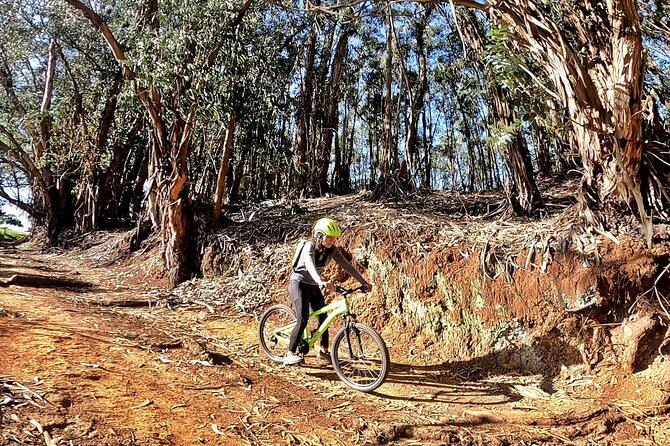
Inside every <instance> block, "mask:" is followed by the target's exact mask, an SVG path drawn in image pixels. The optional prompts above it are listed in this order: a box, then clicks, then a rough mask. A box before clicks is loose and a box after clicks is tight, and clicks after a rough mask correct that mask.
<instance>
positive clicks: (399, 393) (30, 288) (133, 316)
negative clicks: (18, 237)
mask: <svg viewBox="0 0 670 446" xmlns="http://www.w3.org/2000/svg"><path fill="white" fill-rule="evenodd" d="M626 257H627V258H628V259H630V257H631V255H630V254H625V253H623V252H622V253H618V254H612V259H616V258H621V259H624V258H626ZM453 260H454V262H460V261H461V260H459V257H458V256H457V255H456V254H455V253H454V255H453ZM613 261H614V260H613ZM556 263H559V262H558V261H557V262H556ZM638 263H639V267H636V268H635V269H634V271H643V270H644V268H645V267H646V266H647V263H646V261H645V260H644V259H641V260H639V262H638ZM471 267H472V266H468V265H467V262H466V263H464V265H463V268H462V269H460V270H458V271H457V272H456V273H455V274H461V273H462V274H466V273H467V272H468V268H471ZM565 267H566V268H569V265H566V266H565ZM631 268H632V267H631ZM14 274H19V275H23V276H28V275H30V276H31V277H32V278H33V279H35V281H33V282H32V285H28V284H27V283H26V284H25V285H23V286H17V285H9V286H6V287H2V288H0V352H1V353H0V380H2V384H3V386H2V387H0V389H1V390H0V407H1V408H2V412H3V413H2V425H1V429H0V444H1V445H20V444H28V445H44V444H47V445H77V446H86V445H96V446H106V445H198V444H210V445H215V444H221V445H237V444H241V445H245V444H247V445H279V444H287V445H320V444H323V445H378V444H398V445H401V444H407V445H409V444H422V445H432V444H435V445H437V444H449V445H517V444H526V445H528V444H543V445H562V444H578V445H587V444H612V445H614V444H617V445H618V444H631V445H634V444H640V445H642V444H659V445H660V444H670V436H669V433H670V421H668V419H667V417H665V416H663V415H654V414H656V413H660V412H662V409H663V408H662V407H661V405H659V404H658V401H656V400H654V399H653V398H657V392H651V391H650V396H649V400H648V404H644V395H643V393H644V391H642V392H639V391H638V390H640V383H641V382H642V381H641V380H649V382H650V383H653V385H658V384H659V383H661V382H662V380H663V379H666V378H670V377H659V376H651V375H650V376H647V375H649V373H648V372H647V375H645V371H643V372H639V373H637V374H635V375H633V376H630V377H618V376H615V375H611V374H608V372H607V367H606V366H603V367H601V368H595V369H593V370H589V369H588V368H587V367H585V366H584V364H576V365H573V366H570V367H566V368H564V369H562V370H561V372H560V376H557V377H556V379H555V380H554V381H553V382H552V383H551V385H552V386H553V390H552V391H550V392H547V391H546V390H548V389H547V388H546V383H543V382H542V381H543V380H545V379H546V377H543V376H539V375H538V376H535V375H520V374H518V373H507V374H502V373H500V374H493V373H490V371H486V370H482V369H481V368H477V367H476V363H474V362H463V363H461V364H459V363H457V362H452V363H449V364H445V363H444V362H443V361H431V358H430V357H428V356H426V355H423V353H422V352H419V351H412V352H408V351H407V350H405V347H406V346H403V345H402V344H401V343H400V342H399V341H398V340H397V339H396V340H394V341H393V342H392V343H391V355H392V362H393V366H392V369H391V373H390V375H389V379H388V381H387V383H386V384H384V385H383V386H382V387H380V388H379V390H378V392H376V393H374V394H371V395H367V394H362V393H359V392H355V391H352V390H349V389H347V388H346V387H344V385H343V384H342V383H341V382H339V381H338V380H337V377H336V376H335V374H334V372H333V370H332V368H331V367H330V366H327V365H323V364H319V363H317V362H316V359H315V357H314V356H313V355H310V356H308V357H307V358H306V364H305V365H303V366H301V367H285V366H282V365H277V364H274V363H271V362H269V361H268V360H267V359H265V358H264V357H263V356H261V355H260V354H259V353H258V346H257V341H256V321H255V320H253V319H252V318H248V317H242V316H239V315H235V314H220V313H218V312H215V313H210V312H209V311H208V309H207V307H206V306H199V305H197V304H194V305H190V306H180V305H176V304H174V303H171V302H170V301H169V300H168V299H165V298H163V297H161V296H163V295H164V294H163V293H162V290H163V288H162V287H163V286H164V285H165V284H164V283H162V282H161V281H160V280H155V279H152V278H150V277H146V275H145V274H144V269H143V268H142V267H138V266H137V265H134V266H132V265H129V266H125V267H124V266H111V267H104V268H103V267H95V266H93V265H92V264H91V263H90V262H85V261H83V260H82V258H78V257H75V256H72V255H55V254H40V253H35V252H19V251H16V250H13V249H4V250H2V251H0V276H1V278H5V279H7V278H9V277H10V276H12V275H14ZM632 275H633V273H632V272H631V273H630V274H629V275H628V276H629V277H630V276H632ZM643 276H644V277H647V275H646V274H643ZM40 278H43V279H49V278H50V279H54V278H57V279H59V280H58V281H56V282H53V281H52V282H48V281H45V282H43V285H40V282H39V279H40ZM524 280H525V281H526V282H525V283H524V282H520V283H521V285H517V286H523V287H524V288H525V287H529V288H530V287H533V286H534V287H536V288H538V289H541V288H542V287H545V286H546V284H543V283H535V284H533V283H531V282H530V281H531V279H530V277H527V278H525V279H524ZM68 281H70V284H68ZM505 303H506V304H507V303H508V302H505ZM535 304H536V303H534V302H530V303H529V305H531V306H532V305H535ZM515 311H516V310H515ZM518 311H519V312H523V311H524V308H521V307H519V308H518ZM396 328H397V329H398V330H399V329H401V327H396ZM398 339H399V338H398ZM658 370H661V369H660V368H659V369H658ZM22 386H23V387H22ZM615 387H618V388H627V389H628V388H629V389H630V390H629V391H627V392H628V393H629V394H630V396H631V398H630V400H626V399H622V398H621V392H614V393H612V394H608V392H611V391H612V389H614V388H615ZM542 388H544V389H545V390H541V389H542ZM641 393H642V395H641ZM651 393H653V395H651ZM657 406H658V407H657Z"/></svg>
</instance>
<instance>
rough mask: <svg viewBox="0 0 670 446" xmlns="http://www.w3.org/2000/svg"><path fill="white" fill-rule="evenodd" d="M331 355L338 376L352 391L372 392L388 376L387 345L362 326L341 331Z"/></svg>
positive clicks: (357, 325)
mask: <svg viewBox="0 0 670 446" xmlns="http://www.w3.org/2000/svg"><path fill="white" fill-rule="evenodd" d="M331 355H332V360H333V367H334V368H335V373H337V376H338V377H339V378H340V379H341V380H342V382H344V383H345V384H346V385H348V386H349V387H351V388H352V389H355V390H359V391H361V392H371V391H373V390H375V389H376V388H377V387H379V386H381V385H382V384H383V383H384V381H385V380H386V377H387V376H388V373H389V366H390V363H391V360H390V358H389V351H388V348H387V347H386V343H385V342H384V340H383V339H382V338H381V336H379V335H378V334H377V332H376V331H374V330H373V329H372V328H370V327H368V326H365V325H363V324H359V323H352V324H349V325H348V326H346V327H344V328H343V329H342V330H340V332H339V333H337V336H335V340H334V341H333V349H332V352H331Z"/></svg>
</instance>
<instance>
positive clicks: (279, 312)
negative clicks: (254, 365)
mask: <svg viewBox="0 0 670 446" xmlns="http://www.w3.org/2000/svg"><path fill="white" fill-rule="evenodd" d="M295 324H296V318H295V312H294V311H293V310H292V309H290V308H289V307H287V306H286V305H274V306H272V307H270V308H268V310H267V311H266V312H265V313H263V316H261V322H260V323H259V324H258V340H259V342H260V344H261V348H262V349H263V352H264V353H265V355H266V356H267V357H268V358H270V359H272V360H273V361H275V362H282V360H283V358H284V354H285V353H286V350H287V348H288V343H289V339H290V338H291V331H293V327H295Z"/></svg>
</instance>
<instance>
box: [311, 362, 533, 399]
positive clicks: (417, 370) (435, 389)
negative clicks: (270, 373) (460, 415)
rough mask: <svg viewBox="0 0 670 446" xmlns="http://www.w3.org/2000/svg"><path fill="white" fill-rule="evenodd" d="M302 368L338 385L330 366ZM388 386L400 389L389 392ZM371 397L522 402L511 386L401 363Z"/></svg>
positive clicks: (437, 367)
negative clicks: (392, 385) (391, 385)
mask: <svg viewBox="0 0 670 446" xmlns="http://www.w3.org/2000/svg"><path fill="white" fill-rule="evenodd" d="M302 367H303V368H305V369H311V370H306V372H307V374H309V375H310V376H313V377H315V378H320V379H327V380H329V381H333V382H337V381H339V378H338V377H337V375H336V374H335V372H334V371H333V369H332V368H331V367H330V366H328V367H327V368H326V367H325V366H314V365H305V366H302ZM389 384H395V385H397V386H394V387H393V388H389V386H388V385H389ZM398 386H400V387H398ZM370 394H371V395H376V396H378V397H380V398H384V399H386V400H398V401H412V402H425V403H445V404H468V405H472V404H481V405H498V404H507V403H511V402H514V401H519V400H520V399H521V398H522V397H521V396H520V395H519V394H518V393H517V392H515V391H514V390H513V388H512V387H511V384H510V383H496V382H488V381H484V380H476V379H468V378H465V377H460V376H459V375H458V374H454V373H453V372H451V367H450V366H449V365H434V366H413V365H410V364H400V363H391V369H390V371H389V374H388V377H387V378H386V381H385V383H384V385H382V386H381V387H380V388H379V389H378V390H376V391H374V392H371V393H370Z"/></svg>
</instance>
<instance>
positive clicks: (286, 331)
mask: <svg viewBox="0 0 670 446" xmlns="http://www.w3.org/2000/svg"><path fill="white" fill-rule="evenodd" d="M347 291H349V293H346V294H344V295H343V297H342V299H339V300H336V301H335V302H331V303H330V304H328V305H326V306H324V307H323V308H321V309H320V310H316V311H314V312H312V313H310V315H309V317H308V320H310V319H312V318H313V317H317V316H319V315H321V314H327V315H328V316H326V320H324V321H323V322H322V323H321V325H319V327H318V328H317V329H316V330H315V331H314V333H312V334H311V336H310V331H309V326H307V327H305V333H304V334H303V340H304V341H305V342H306V343H307V345H308V346H309V349H310V350H311V349H312V348H314V345H315V344H316V342H317V341H318V340H319V339H320V338H321V336H323V333H324V332H325V331H326V330H327V329H328V327H329V326H330V324H332V323H333V321H334V320H335V318H336V317H338V316H342V315H344V316H346V315H347V314H349V300H348V299H347V297H348V295H349V294H350V292H351V291H352V290H347ZM294 327H295V323H293V324H289V325H286V326H284V327H280V328H277V329H276V330H275V331H274V332H273V333H272V335H274V336H276V337H277V340H279V341H280V342H281V343H283V344H286V345H288V343H289V339H290V337H291V332H292V331H293V328H294Z"/></svg>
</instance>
